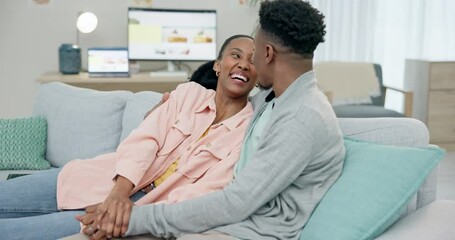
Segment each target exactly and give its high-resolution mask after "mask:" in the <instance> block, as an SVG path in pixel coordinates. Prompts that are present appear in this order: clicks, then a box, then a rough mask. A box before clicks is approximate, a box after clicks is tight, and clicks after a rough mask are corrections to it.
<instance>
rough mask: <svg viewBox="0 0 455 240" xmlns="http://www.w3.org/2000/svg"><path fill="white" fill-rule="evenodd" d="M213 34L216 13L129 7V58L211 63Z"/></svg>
mask: <svg viewBox="0 0 455 240" xmlns="http://www.w3.org/2000/svg"><path fill="white" fill-rule="evenodd" d="M216 31H217V17H216V10H177V9H153V8H152V9H150V8H148V9H147V8H129V9H128V49H129V58H130V59H131V60H185V61H192V60H195V61H207V60H213V59H215V58H216V41H217V39H216Z"/></svg>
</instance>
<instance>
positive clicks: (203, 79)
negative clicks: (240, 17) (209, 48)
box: [190, 34, 253, 91]
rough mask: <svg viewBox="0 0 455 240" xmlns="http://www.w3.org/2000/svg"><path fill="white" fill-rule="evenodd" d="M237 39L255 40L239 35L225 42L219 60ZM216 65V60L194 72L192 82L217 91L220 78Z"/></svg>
mask: <svg viewBox="0 0 455 240" xmlns="http://www.w3.org/2000/svg"><path fill="white" fill-rule="evenodd" d="M237 38H249V39H253V38H252V37H251V36H248V35H243V34H238V35H234V36H231V37H229V38H228V39H226V41H224V43H223V45H222V46H221V49H220V52H219V53H218V57H217V58H216V59H217V60H221V58H222V57H223V52H224V50H225V49H226V46H227V45H228V44H229V43H230V42H231V41H232V40H234V39H237ZM214 64H215V60H212V61H209V62H206V63H204V64H202V65H201V66H199V67H198V69H196V71H194V73H193V75H191V77H190V81H192V82H196V83H199V84H201V85H202V86H203V87H205V88H207V89H213V90H215V91H216V85H217V83H218V76H216V72H215V71H214V70H213V65H214Z"/></svg>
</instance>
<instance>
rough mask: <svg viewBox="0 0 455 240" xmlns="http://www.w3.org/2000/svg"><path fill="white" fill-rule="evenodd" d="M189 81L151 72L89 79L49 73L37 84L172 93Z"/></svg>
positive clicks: (85, 73)
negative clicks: (178, 86) (179, 85)
mask: <svg viewBox="0 0 455 240" xmlns="http://www.w3.org/2000/svg"><path fill="white" fill-rule="evenodd" d="M187 81H188V77H187V76H184V75H181V74H176V75H172V74H169V75H163V76H159V77H158V76H151V75H150V72H141V73H138V74H133V75H131V76H130V77H89V75H88V73H87V72H82V73H79V74H61V73H59V72H47V73H45V74H43V75H41V76H40V77H38V79H37V82H39V83H49V82H62V83H66V84H69V85H73V86H77V87H83V88H91V89H96V90H101V91H114V90H128V91H132V92H140V91H156V92H161V93H163V92H170V91H172V90H174V89H175V88H176V87H177V85H178V84H181V83H184V82H187Z"/></svg>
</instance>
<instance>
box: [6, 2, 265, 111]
mask: <svg viewBox="0 0 455 240" xmlns="http://www.w3.org/2000/svg"><path fill="white" fill-rule="evenodd" d="M30 2H31V0H0V118H15V117H27V116H30V115H31V113H32V108H33V101H34V98H35V94H36V92H37V89H38V87H39V84H38V83H36V78H37V77H38V76H40V75H41V74H43V73H45V72H47V71H58V48H59V46H60V44H62V43H75V42H76V28H75V22H76V17H77V13H78V12H79V11H81V10H87V11H92V12H94V13H95V14H96V15H97V16H98V20H99V23H98V27H97V29H96V30H95V32H93V33H91V34H89V35H81V39H80V43H81V44H80V45H81V47H82V52H83V53H84V50H85V49H86V48H87V47H91V46H97V47H108V46H126V44H127V35H126V24H127V18H126V10H127V8H128V6H130V5H133V3H134V1H132V0H131V1H126V0H51V2H52V4H51V5H49V6H46V7H37V6H36V5H32V4H30ZM238 3H239V1H238V0H191V1H189V0H154V1H153V7H156V8H188V9H216V10H217V11H218V39H219V41H218V47H220V46H221V44H222V42H223V41H224V39H226V38H227V37H229V36H230V35H233V34H238V33H243V34H251V33H252V31H253V29H254V27H255V26H256V22H257V7H249V6H245V5H239V4H238ZM82 56H83V65H84V64H85V62H86V61H85V54H83V55H82ZM154 64H158V65H159V64H162V65H164V63H154ZM197 64H199V63H194V64H191V65H192V66H197ZM144 65H145V66H148V67H153V66H154V65H153V64H144ZM141 66H143V65H141Z"/></svg>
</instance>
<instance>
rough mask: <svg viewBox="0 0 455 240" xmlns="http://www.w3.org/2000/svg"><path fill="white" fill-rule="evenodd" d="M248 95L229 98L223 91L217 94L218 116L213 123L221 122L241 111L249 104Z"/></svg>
mask: <svg viewBox="0 0 455 240" xmlns="http://www.w3.org/2000/svg"><path fill="white" fill-rule="evenodd" d="M247 102H248V96H245V97H244V98H236V99H233V98H229V97H227V96H225V95H223V94H222V93H221V92H217V94H216V95H215V105H216V117H215V120H214V121H213V123H214V124H215V123H219V122H221V121H223V120H225V119H228V118H230V117H232V116H234V115H235V114H237V113H238V112H240V111H241V110H242V109H243V108H244V107H245V106H246V104H247Z"/></svg>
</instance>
